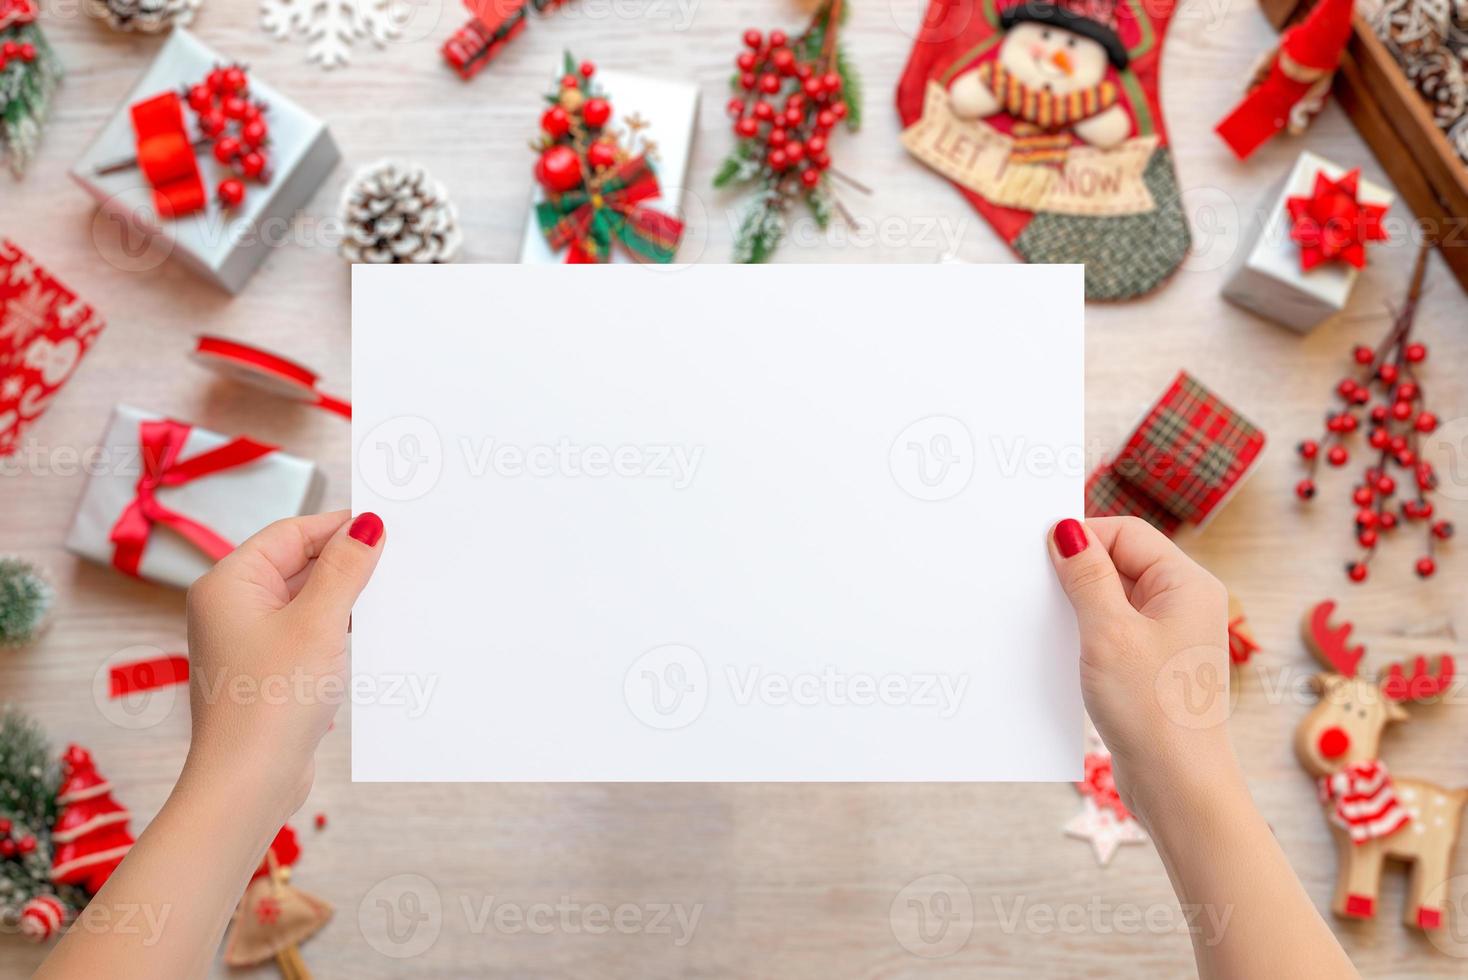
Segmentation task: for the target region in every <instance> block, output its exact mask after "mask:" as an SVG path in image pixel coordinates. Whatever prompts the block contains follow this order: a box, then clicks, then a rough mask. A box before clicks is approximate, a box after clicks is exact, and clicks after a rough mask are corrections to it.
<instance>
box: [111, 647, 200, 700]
mask: <svg viewBox="0 0 1468 980" xmlns="http://www.w3.org/2000/svg"><path fill="white" fill-rule="evenodd" d="M107 677H108V681H109V684H108V688H109V692H108V693H109V696H110V697H114V698H120V697H125V696H127V695H129V694H140V693H142V692H143V691H155V690H157V689H158V688H160V687H171V686H173V685H174V684H184V683H187V682H188V679H189V658H188V657H185V656H184V655H183V654H179V653H165V654H164V655H163V656H161V657H153V658H152V659H149V660H134V661H132V662H130V663H125V664H117V665H116V666H114V667H113V668H112V670H111V671H110V672H109V673H108V675H107Z"/></svg>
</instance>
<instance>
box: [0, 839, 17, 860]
mask: <svg viewBox="0 0 1468 980" xmlns="http://www.w3.org/2000/svg"><path fill="white" fill-rule="evenodd" d="M0 857H3V858H13V857H15V841H13V840H11V839H10V838H9V837H3V838H0Z"/></svg>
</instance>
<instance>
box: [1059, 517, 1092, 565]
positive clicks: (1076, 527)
mask: <svg viewBox="0 0 1468 980" xmlns="http://www.w3.org/2000/svg"><path fill="white" fill-rule="evenodd" d="M1086 543H1087V542H1086V529H1085V528H1083V527H1081V522H1080V521H1078V520H1076V519H1075V518H1073V517H1067V518H1066V519H1065V520H1063V521H1061V522H1060V523H1059V524H1057V525H1055V550H1056V551H1058V552H1060V557H1062V558H1074V557H1075V556H1076V555H1078V554H1080V553H1081V552H1083V551H1085V550H1086Z"/></svg>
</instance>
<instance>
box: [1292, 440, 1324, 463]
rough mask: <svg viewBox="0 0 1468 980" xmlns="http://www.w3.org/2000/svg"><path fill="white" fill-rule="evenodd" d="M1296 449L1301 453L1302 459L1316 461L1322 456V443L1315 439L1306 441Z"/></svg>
mask: <svg viewBox="0 0 1468 980" xmlns="http://www.w3.org/2000/svg"><path fill="white" fill-rule="evenodd" d="M1295 449H1296V451H1297V452H1299V454H1300V457H1301V458H1302V459H1314V458H1315V457H1316V456H1318V455H1319V454H1320V443H1318V442H1316V441H1315V440H1314V439H1306V440H1305V441H1304V442H1302V443H1300V444H1299V445H1298V446H1296V447H1295Z"/></svg>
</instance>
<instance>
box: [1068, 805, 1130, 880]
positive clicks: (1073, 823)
mask: <svg viewBox="0 0 1468 980" xmlns="http://www.w3.org/2000/svg"><path fill="white" fill-rule="evenodd" d="M1081 805H1082V809H1081V812H1080V813H1077V814H1076V815H1075V816H1074V817H1072V818H1071V819H1070V822H1069V823H1067V824H1066V825H1065V832H1066V833H1067V834H1069V835H1070V836H1072V837H1077V838H1080V839H1081V840H1085V841H1090V842H1091V848H1092V850H1094V851H1095V852H1096V862H1097V863H1098V864H1100V865H1101V866H1102V867H1105V866H1106V865H1108V864H1110V863H1111V859H1112V858H1113V857H1115V856H1116V849H1117V848H1118V847H1120V846H1121V845H1123V844H1145V843H1146V842H1147V832H1146V831H1144V830H1143V829H1142V828H1141V825H1139V824H1138V823H1137V822H1136V821H1135V820H1133V819H1132V818H1131V817H1126V818H1125V819H1120V818H1118V817H1117V816H1116V814H1114V813H1112V812H1111V811H1110V810H1107V809H1105V808H1104V807H1099V806H1097V805H1096V801H1095V800H1092V799H1090V798H1087V799H1085V800H1082V801H1081Z"/></svg>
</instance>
